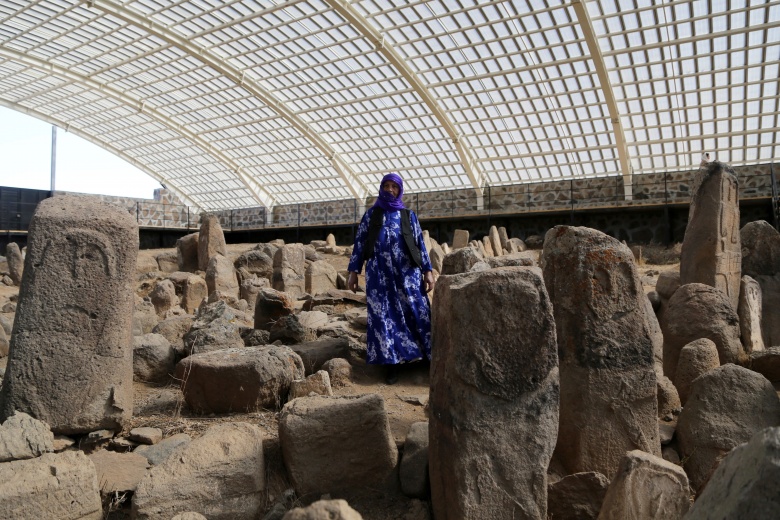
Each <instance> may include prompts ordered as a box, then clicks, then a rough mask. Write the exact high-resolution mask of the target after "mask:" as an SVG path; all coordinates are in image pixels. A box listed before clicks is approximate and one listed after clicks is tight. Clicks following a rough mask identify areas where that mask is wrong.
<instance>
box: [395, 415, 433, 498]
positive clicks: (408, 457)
mask: <svg viewBox="0 0 780 520" xmlns="http://www.w3.org/2000/svg"><path fill="white" fill-rule="evenodd" d="M399 477H400V479H401V491H403V493H404V495H406V496H408V497H416V498H425V497H427V496H428V492H429V487H430V483H429V480H428V423H427V422H416V423H414V424H412V426H411V428H409V433H408V434H407V435H406V442H404V454H403V457H402V458H401V466H400V472H399Z"/></svg>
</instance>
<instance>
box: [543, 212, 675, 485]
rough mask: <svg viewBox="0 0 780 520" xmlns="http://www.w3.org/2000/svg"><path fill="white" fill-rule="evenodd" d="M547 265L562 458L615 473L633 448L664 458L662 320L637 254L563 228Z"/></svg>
mask: <svg viewBox="0 0 780 520" xmlns="http://www.w3.org/2000/svg"><path fill="white" fill-rule="evenodd" d="M542 265H543V266H544V280H545V283H546V285H547V290H548V292H549V294H550V299H551V300H552V306H553V309H554V311H555V325H556V329H557V337H558V355H559V356H560V359H561V367H560V371H561V376H560V380H561V413H560V425H559V430H558V444H557V447H556V453H557V456H558V457H559V460H560V461H561V463H562V464H563V465H564V467H565V468H566V469H567V470H568V471H569V472H570V473H578V472H585V471H597V472H599V473H602V474H604V475H614V474H615V472H616V471H617V468H618V465H619V464H620V460H621V458H622V457H623V455H624V454H625V452H626V451H630V450H633V449H641V450H642V451H646V452H648V453H650V454H653V455H658V456H660V454H661V444H660V442H659V440H658V422H657V421H658V402H657V379H656V372H655V354H654V343H655V340H654V337H655V326H654V322H653V321H652V320H651V316H652V313H651V312H649V311H648V308H649V303H648V301H647V297H646V296H645V293H644V291H643V289H642V284H641V282H640V280H639V275H638V273H637V271H636V264H635V262H634V255H633V253H632V252H631V250H630V249H629V248H628V246H626V245H625V244H622V243H620V242H619V241H618V240H616V239H614V238H612V237H609V236H607V235H605V234H604V233H601V232H600V231H596V230H594V229H589V228H583V227H569V226H556V227H554V228H553V229H551V230H550V231H548V232H547V235H546V237H545V241H544V252H543V253H542ZM604 446H609V447H610V449H608V450H605V449H604Z"/></svg>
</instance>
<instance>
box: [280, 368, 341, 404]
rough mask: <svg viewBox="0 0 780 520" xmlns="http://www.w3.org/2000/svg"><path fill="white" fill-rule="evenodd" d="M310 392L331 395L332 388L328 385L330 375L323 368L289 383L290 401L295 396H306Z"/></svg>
mask: <svg viewBox="0 0 780 520" xmlns="http://www.w3.org/2000/svg"><path fill="white" fill-rule="evenodd" d="M312 393H315V394H317V395H333V390H332V389H331V387H330V376H329V375H328V373H327V372H325V371H324V370H320V371H318V372H315V373H314V374H312V375H310V376H309V377H307V378H306V379H297V380H295V381H293V382H292V383H290V397H289V400H291V401H292V400H293V399H295V398H296V397H306V396H308V395H310V394H312Z"/></svg>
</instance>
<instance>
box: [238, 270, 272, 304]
mask: <svg viewBox="0 0 780 520" xmlns="http://www.w3.org/2000/svg"><path fill="white" fill-rule="evenodd" d="M270 288H271V282H269V281H268V278H258V277H256V276H253V277H252V278H245V279H244V280H243V281H242V282H241V287H240V288H239V291H238V295H239V297H240V298H241V299H242V300H244V301H245V302H246V303H247V309H248V310H250V311H253V312H254V310H255V304H256V303H257V296H258V295H259V294H260V291H262V290H263V289H270Z"/></svg>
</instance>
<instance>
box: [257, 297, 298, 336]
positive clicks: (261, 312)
mask: <svg viewBox="0 0 780 520" xmlns="http://www.w3.org/2000/svg"><path fill="white" fill-rule="evenodd" d="M292 312H293V301H292V299H290V296H289V295H288V294H287V293H284V292H281V291H277V290H275V289H270V288H269V289H262V290H261V291H260V292H259V293H258V295H257V301H256V302H255V328H256V329H262V330H271V327H272V326H273V324H274V323H276V322H277V321H278V320H279V319H280V318H282V317H283V316H288V315H290V314H292Z"/></svg>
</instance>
